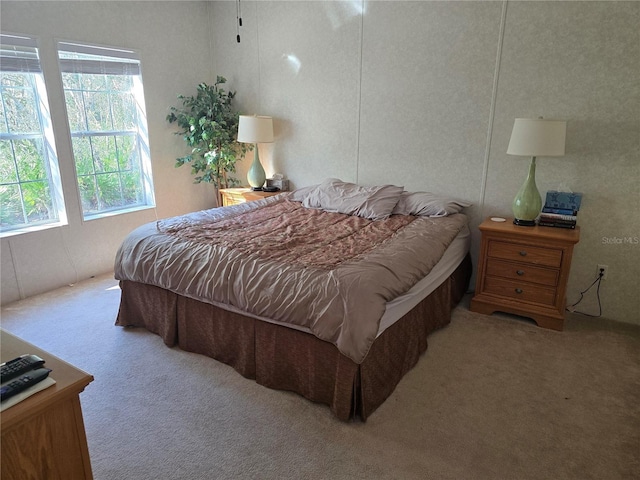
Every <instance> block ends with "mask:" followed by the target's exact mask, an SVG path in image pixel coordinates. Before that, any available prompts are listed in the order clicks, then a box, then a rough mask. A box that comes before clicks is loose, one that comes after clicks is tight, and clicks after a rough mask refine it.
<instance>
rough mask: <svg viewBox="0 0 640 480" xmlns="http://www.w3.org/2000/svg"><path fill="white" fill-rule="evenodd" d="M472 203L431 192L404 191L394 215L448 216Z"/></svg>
mask: <svg viewBox="0 0 640 480" xmlns="http://www.w3.org/2000/svg"><path fill="white" fill-rule="evenodd" d="M470 206H471V204H470V203H467V202H463V201H461V200H456V199H454V198H451V197H447V196H444V195H436V194H434V193H429V192H413V193H412V192H403V193H402V195H401V196H400V198H399V200H398V203H397V204H396V206H395V207H394V209H393V212H392V214H393V215H418V216H422V217H446V216H447V215H453V214H454V213H460V212H461V211H462V209H463V208H466V207H470Z"/></svg>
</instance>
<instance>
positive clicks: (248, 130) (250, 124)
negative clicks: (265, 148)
mask: <svg viewBox="0 0 640 480" xmlns="http://www.w3.org/2000/svg"><path fill="white" fill-rule="evenodd" d="M238 142H241V143H253V144H255V148H254V150H253V163H252V164H251V167H250V168H249V171H248V172H247V181H248V182H249V186H251V190H254V191H255V190H262V186H263V185H264V182H265V181H266V179H267V176H266V174H265V173H264V168H262V164H261V163H260V156H259V155H258V144H259V143H271V142H273V119H272V118H271V117H263V116H258V115H253V116H249V115H240V121H239V123H238Z"/></svg>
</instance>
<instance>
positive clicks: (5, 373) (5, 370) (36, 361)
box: [0, 355, 44, 383]
mask: <svg viewBox="0 0 640 480" xmlns="http://www.w3.org/2000/svg"><path fill="white" fill-rule="evenodd" d="M43 364H44V360H43V359H41V358H40V357H38V356H37V355H21V356H19V357H18V358H14V359H13V360H9V361H8V362H6V363H3V364H2V365H1V366H0V383H4V382H6V381H7V380H11V379H12V378H15V377H18V376H20V374H22V373H24V372H28V371H29V370H33V369H34V368H39V367H41V366H42V365H43Z"/></svg>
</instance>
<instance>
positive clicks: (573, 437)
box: [2, 275, 640, 480]
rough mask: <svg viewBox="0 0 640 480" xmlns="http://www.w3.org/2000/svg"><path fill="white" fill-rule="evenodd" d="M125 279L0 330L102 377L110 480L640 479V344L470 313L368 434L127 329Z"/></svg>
mask: <svg viewBox="0 0 640 480" xmlns="http://www.w3.org/2000/svg"><path fill="white" fill-rule="evenodd" d="M119 297H120V292H119V289H118V287H117V282H116V281H115V280H113V279H112V276H111V275H103V276H100V277H98V278H95V279H91V280H87V281H84V282H81V283H79V284H76V285H74V286H69V287H65V288H62V289H59V290H56V291H53V292H49V293H47V294H44V295H40V296H37V297H33V298H31V299H28V300H25V301H20V302H16V303H13V304H11V305H8V306H6V307H4V308H3V309H2V328H4V329H6V330H8V331H10V332H12V333H14V334H16V335H18V336H20V337H22V338H24V339H25V340H27V341H29V342H32V343H34V344H36V345H38V346H39V347H41V348H43V349H45V350H48V351H49V352H51V353H52V354H54V355H57V356H59V357H61V358H62V359H64V360H66V361H68V362H70V363H72V364H74V365H75V366H77V367H79V368H81V369H83V370H85V371H87V372H89V373H91V374H92V375H93V376H94V377H95V381H94V382H93V383H91V384H90V385H89V386H88V387H87V389H86V390H85V391H84V392H83V393H82V395H81V401H82V405H83V412H84V419H85V426H86V430H87V437H88V441H89V451H90V454H91V461H92V466H93V471H94V476H95V478H96V480H123V479H127V480H143V479H154V480H156V479H251V478H255V479H360V478H362V479H373V478H375V479H457V480H459V479H580V480H584V479H627V478H629V479H631V478H638V474H639V472H640V328H638V327H632V326H626V325H623V324H616V323H614V322H607V321H605V320H600V319H589V318H587V317H583V316H577V315H573V316H570V318H569V319H568V321H567V323H566V329H565V331H564V332H561V333H559V332H553V331H549V330H543V329H540V328H538V327H536V326H535V325H534V324H533V323H532V322H530V321H527V320H524V319H521V318H517V317H511V316H507V315H492V316H483V315H478V314H474V313H471V312H469V310H468V309H467V307H466V303H467V302H468V298H466V299H465V300H464V301H463V304H462V305H460V306H459V307H458V308H456V310H455V312H454V316H453V320H452V322H451V324H450V325H449V326H448V327H446V328H445V329H443V330H441V331H438V332H436V333H434V334H433V335H432V336H431V337H429V348H428V350H427V352H426V353H425V355H424V356H423V357H422V358H421V360H420V362H419V363H418V365H417V366H416V367H415V368H414V369H413V370H412V371H411V372H409V374H407V376H406V377H405V378H404V379H403V380H402V381H401V382H400V384H399V385H398V387H397V388H396V390H395V392H394V393H393V394H392V396H391V397H390V398H389V399H388V400H387V401H386V402H385V403H384V404H383V405H382V406H381V407H380V408H379V409H378V410H377V411H376V412H375V413H374V414H373V415H372V416H371V417H370V418H369V420H368V421H367V422H366V423H359V422H356V423H342V422H339V421H337V420H336V419H335V418H334V417H333V416H332V414H331V413H330V411H329V409H328V408H327V407H325V406H322V405H316V404H313V403H311V402H309V401H307V400H305V399H303V398H301V397H299V396H297V395H295V394H292V393H288V392H280V391H273V390H269V389H266V388H264V387H261V386H259V385H257V384H256V383H255V382H253V381H251V380H247V379H245V378H243V377H242V376H240V375H239V374H237V373H236V372H235V371H234V370H233V369H231V368H230V367H228V366H226V365H223V364H221V363H219V362H216V361H214V360H211V359H209V358H206V357H203V356H200V355H196V354H192V353H187V352H183V351H181V350H179V349H177V348H173V349H169V348H167V347H166V346H165V345H164V344H163V343H162V341H161V340H160V338H159V337H157V336H156V335H153V334H150V333H148V332H146V331H143V330H137V329H123V328H120V327H115V326H114V321H115V317H116V313H117V310H118V302H119Z"/></svg>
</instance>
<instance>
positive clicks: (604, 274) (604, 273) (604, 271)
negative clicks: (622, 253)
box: [597, 264, 609, 280]
mask: <svg viewBox="0 0 640 480" xmlns="http://www.w3.org/2000/svg"><path fill="white" fill-rule="evenodd" d="M600 272H602V280H606V279H607V273H608V272H609V266H608V265H600V264H598V272H597V275H600Z"/></svg>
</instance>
